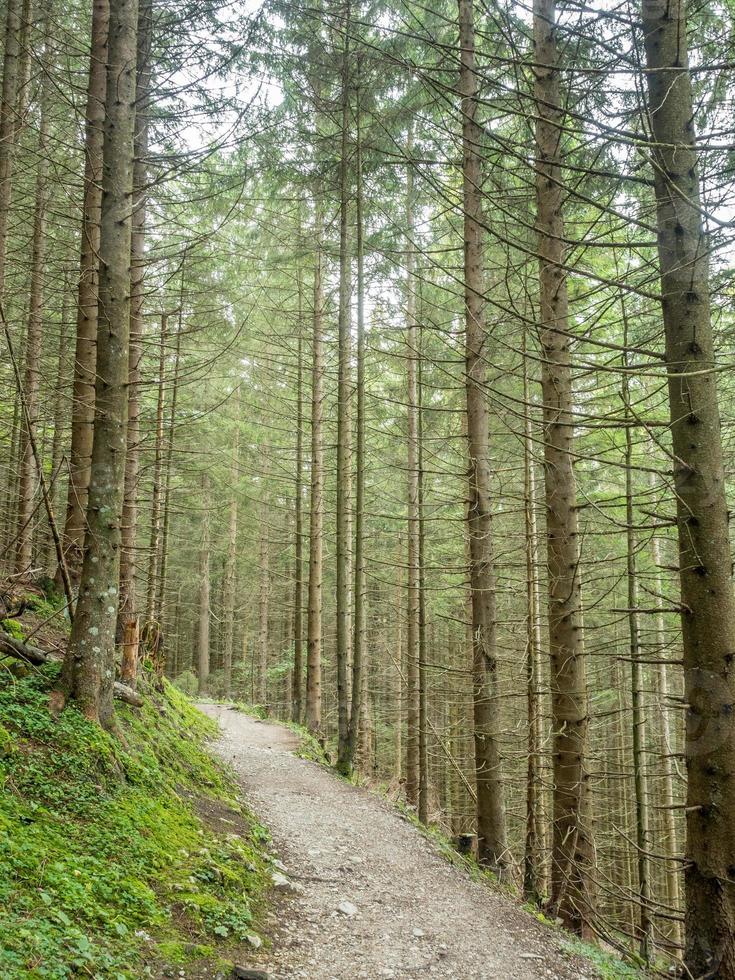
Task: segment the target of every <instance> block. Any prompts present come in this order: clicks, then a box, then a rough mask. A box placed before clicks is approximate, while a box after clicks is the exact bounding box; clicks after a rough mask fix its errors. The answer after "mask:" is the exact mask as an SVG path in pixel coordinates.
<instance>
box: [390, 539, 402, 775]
mask: <svg viewBox="0 0 735 980" xmlns="http://www.w3.org/2000/svg"><path fill="white" fill-rule="evenodd" d="M403 556H404V550H403V540H402V538H401V535H400V534H399V535H398V556H397V559H396V595H395V606H394V608H395V625H396V632H395V652H394V655H393V656H394V659H395V663H394V664H393V669H394V673H395V682H394V683H395V689H394V692H393V699H394V703H395V707H394V714H393V726H394V727H393V765H394V774H395V778H396V781H397V782H398V783H400V782H401V776H402V774H403V771H404V770H403V662H404V642H403V613H404V608H403Z"/></svg>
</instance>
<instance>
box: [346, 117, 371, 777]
mask: <svg viewBox="0 0 735 980" xmlns="http://www.w3.org/2000/svg"><path fill="white" fill-rule="evenodd" d="M355 139H356V154H355V171H356V173H355V176H356V186H355V198H356V200H355V205H356V207H355V223H356V229H355V237H356V246H357V388H356V394H357V418H356V439H355V567H354V575H355V585H354V588H355V621H354V635H353V643H352V705H351V709H350V731H349V747H348V765H349V768H350V769H352V768H353V767H354V765H355V758H356V756H357V750H358V745H359V744H360V738H361V736H360V727H361V725H362V724H363V723H364V722H365V721H369V712H368V707H369V706H368V704H367V702H366V701H365V693H366V683H367V673H366V670H365V667H366V664H365V633H366V630H367V614H366V609H365V604H366V603H365V588H366V583H365V568H366V564H365V249H364V241H363V188H362V145H361V141H360V110H359V99H358V110H357V113H356V134H355ZM363 734H364V739H363V744H366V743H367V742H369V737H368V733H367V732H364V733H363ZM361 762H362V763H363V765H366V756H365V753H364V752H363V753H361Z"/></svg>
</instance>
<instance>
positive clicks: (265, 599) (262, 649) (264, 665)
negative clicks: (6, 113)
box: [256, 446, 271, 710]
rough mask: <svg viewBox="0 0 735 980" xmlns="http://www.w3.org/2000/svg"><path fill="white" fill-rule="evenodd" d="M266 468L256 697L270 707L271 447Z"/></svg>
mask: <svg viewBox="0 0 735 980" xmlns="http://www.w3.org/2000/svg"><path fill="white" fill-rule="evenodd" d="M263 456H264V458H265V469H264V472H263V488H262V495H261V506H260V545H259V549H258V550H259V556H258V570H259V571H258V574H259V576H260V595H259V599H258V662H257V683H256V698H257V704H259V705H260V706H261V707H262V708H264V709H266V710H267V709H268V614H269V600H270V591H271V583H270V567H269V566H270V543H269V541H268V530H269V528H268V486H267V484H268V476H269V473H270V467H269V457H270V447H269V446H265V448H264V451H263Z"/></svg>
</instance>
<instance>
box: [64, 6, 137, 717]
mask: <svg viewBox="0 0 735 980" xmlns="http://www.w3.org/2000/svg"><path fill="white" fill-rule="evenodd" d="M137 24H138V4H137V0H113V2H112V3H111V5H110V44H109V62H108V68H107V100H106V101H107V114H106V117H105V127H104V154H103V160H104V166H103V178H102V190H103V194H102V212H101V222H100V249H99V263H100V275H99V312H98V324H99V331H98V338H97V388H96V398H95V405H96V407H95V419H94V435H95V437H94V445H93V449H92V466H91V474H90V484H89V506H88V510H87V533H86V535H85V540H84V559H83V564H82V575H81V580H80V587H79V600H78V602H77V608H76V612H75V615H74V625H73V627H72V632H71V638H70V641H69V647H68V650H67V656H66V661H65V681H66V687H67V691H68V693H69V694H70V695H71V696H72V697H73V698H74V700H76V701H77V703H78V704H79V707H80V708H81V710H82V711H83V713H84V714H85V715H86V716H87V717H88V718H91V719H93V720H95V721H99V722H100V723H101V724H103V725H105V726H109V725H110V724H111V723H112V687H113V683H114V680H115V626H116V621H117V598H118V587H119V576H120V540H121V534H120V525H121V520H122V507H123V495H124V488H125V486H124V485H125V451H126V446H127V439H126V428H127V383H128V341H129V332H130V238H131V218H130V216H131V206H130V205H131V195H132V189H133V136H134V125H135V75H136V32H137Z"/></svg>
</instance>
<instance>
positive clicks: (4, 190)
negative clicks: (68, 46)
mask: <svg viewBox="0 0 735 980" xmlns="http://www.w3.org/2000/svg"><path fill="white" fill-rule="evenodd" d="M20 13H21V0H8V2H7V6H6V10H5V50H4V52H3V84H2V101H0V301H2V302H4V299H5V296H4V294H5V261H6V249H7V238H8V212H9V210H10V197H11V191H12V175H13V153H14V149H15V142H16V138H15V137H16V122H17V100H18V79H19V74H20V64H19V62H20V31H21V23H20Z"/></svg>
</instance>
